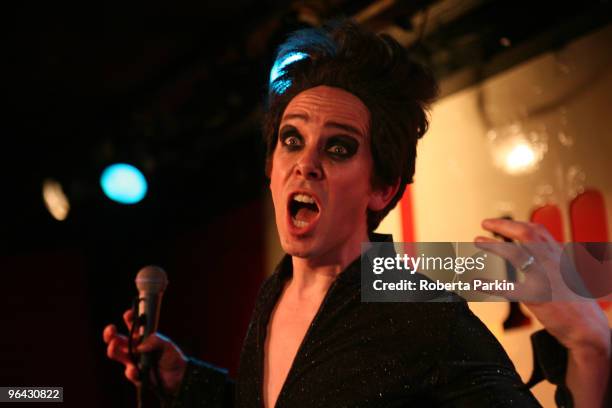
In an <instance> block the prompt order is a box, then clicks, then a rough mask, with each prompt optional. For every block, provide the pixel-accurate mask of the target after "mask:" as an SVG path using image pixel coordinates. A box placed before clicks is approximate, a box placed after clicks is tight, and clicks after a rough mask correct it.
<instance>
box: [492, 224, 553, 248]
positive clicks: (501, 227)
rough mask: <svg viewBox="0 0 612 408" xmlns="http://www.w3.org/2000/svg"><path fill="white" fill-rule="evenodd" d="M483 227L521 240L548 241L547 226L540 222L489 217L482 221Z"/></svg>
mask: <svg viewBox="0 0 612 408" xmlns="http://www.w3.org/2000/svg"><path fill="white" fill-rule="evenodd" d="M482 228H484V229H486V230H487V231H491V232H493V233H497V234H499V235H503V236H505V237H508V238H511V239H513V240H516V241H519V242H547V239H546V237H545V235H546V233H547V231H546V228H544V227H542V226H541V225H539V224H532V223H527V222H522V221H515V220H506V219H502V218H488V219H485V220H483V221H482ZM544 231H546V233H545V232H544ZM549 235H550V234H549Z"/></svg>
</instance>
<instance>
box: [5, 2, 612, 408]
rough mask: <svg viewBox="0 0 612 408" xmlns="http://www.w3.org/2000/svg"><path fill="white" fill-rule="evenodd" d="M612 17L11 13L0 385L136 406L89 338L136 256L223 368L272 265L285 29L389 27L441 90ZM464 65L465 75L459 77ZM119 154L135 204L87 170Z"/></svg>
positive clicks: (430, 8) (573, 13) (140, 10)
mask: <svg viewBox="0 0 612 408" xmlns="http://www.w3.org/2000/svg"><path fill="white" fill-rule="evenodd" d="M381 4H388V7H386V8H385V7H379V8H378V9H376V6H380V5H381ZM610 11H611V10H610V4H609V2H608V1H581V2H567V3H566V2H544V1H542V2H538V1H529V2H528V1H484V0H469V1H468V0H464V1H459V0H446V1H426V0H423V1H396V2H387V3H385V2H376V1H363V0H358V1H343V0H335V1H334V0H329V1H322V0H321V1H302V2H288V1H271V0H270V1H250V0H242V1H236V0H233V1H229V0H225V1H217V0H215V1H208V2H191V3H189V2H187V3H182V4H180V5H179V4H174V3H172V4H168V3H167V4H163V5H154V4H146V5H137V4H132V3H130V2H124V3H123V4H110V3H97V4H81V5H76V6H75V5H70V6H68V5H61V4H57V3H47V4H43V5H34V4H23V5H20V6H13V7H12V8H10V9H9V8H7V9H5V11H4V12H3V13H2V16H3V17H2V20H4V21H3V27H4V30H3V31H4V32H5V33H4V35H3V36H2V40H1V42H0V44H2V48H1V51H0V52H1V53H2V60H3V64H2V66H3V71H4V74H3V75H2V76H1V77H0V84H1V86H2V95H3V96H4V98H3V99H4V102H5V103H4V104H3V105H4V106H3V107H2V113H3V114H2V120H1V121H0V138H1V140H2V144H1V148H0V155H1V156H0V157H1V160H0V163H1V164H0V166H1V167H0V171H1V173H0V174H1V178H0V188H1V190H0V191H1V193H0V194H1V199H0V214H1V215H2V219H1V220H0V232H1V234H0V274H1V278H0V279H1V281H0V318H1V323H2V325H1V330H2V332H1V335H0V385H1V386H9V385H20V386H28V385H29V386H34V385H36V386H51V385H54V386H63V387H64V392H65V401H66V402H65V405H66V406H89V407H109V406H112V407H124V406H125V407H129V406H134V395H133V393H134V391H133V387H132V386H131V385H130V384H129V383H128V382H127V381H126V380H125V379H124V378H123V373H122V369H121V367H120V365H119V364H117V363H114V362H111V361H109V360H108V359H107V358H106V357H105V345H104V344H103V342H102V338H101V333H102V328H103V327H104V326H105V325H106V324H107V323H109V322H114V323H116V324H121V314H122V312H123V311H124V310H125V309H126V308H128V307H129V305H130V302H131V299H132V297H133V296H134V294H135V293H134V287H133V279H134V276H135V274H136V272H137V271H138V269H139V268H141V267H142V266H144V265H147V264H158V265H161V266H163V267H164V268H165V269H166V270H167V271H168V274H169V279H170V286H169V289H168V291H167V293H166V294H165V297H164V309H163V311H162V317H161V323H160V326H161V327H160V330H161V331H163V332H164V333H168V334H170V335H171V337H172V338H173V339H174V340H175V341H176V342H177V343H178V344H180V346H181V347H182V348H183V349H184V350H185V351H186V352H187V353H188V354H193V355H196V356H198V357H200V358H202V359H205V360H207V361H210V362H211V363H214V364H217V365H220V366H224V367H228V368H229V369H230V371H231V372H232V373H235V371H236V368H237V361H238V355H239V351H240V346H241V342H242V338H243V336H244V333H245V331H246V327H247V324H248V321H249V317H250V313H251V310H252V305H253V302H254V298H255V295H256V293H257V290H258V288H259V285H260V283H261V281H262V279H263V278H264V277H265V276H266V274H267V273H268V272H269V271H265V270H264V265H265V262H266V259H265V245H266V242H264V228H265V224H266V221H265V220H264V219H263V214H264V208H263V207H264V195H265V194H266V193H267V186H266V179H265V175H264V172H263V167H264V147H263V143H262V142H261V140H260V132H259V121H260V118H261V112H262V106H263V105H262V101H263V99H264V96H265V89H266V83H267V79H268V69H269V67H270V66H271V64H272V61H273V55H274V50H275V47H276V46H277V45H278V44H279V43H280V42H281V41H282V40H283V39H284V38H285V36H286V34H287V33H288V32H290V31H292V30H294V29H296V28H299V27H306V26H310V25H313V24H315V25H316V24H318V23H320V22H321V21H323V20H325V19H328V18H335V17H340V16H355V15H358V16H360V22H361V23H362V24H363V25H365V26H367V27H369V28H371V29H374V30H381V29H385V28H388V27H390V26H393V27H396V28H398V29H401V30H402V32H403V33H404V34H406V37H405V38H407V39H408V40H406V41H405V45H406V46H407V47H409V48H410V49H411V50H412V53H413V55H414V57H415V58H417V59H420V60H421V61H423V62H424V63H427V64H428V65H429V66H430V67H431V68H432V70H433V71H434V73H435V74H436V75H437V77H438V78H439V79H440V81H441V82H442V85H443V86H442V92H443V95H448V94H450V93H452V92H454V91H457V90H459V89H462V88H463V87H466V86H469V85H471V84H473V83H475V82H478V81H480V80H482V79H484V78H487V77H488V76H490V75H493V74H495V73H498V72H500V71H502V70H504V69H507V68H509V67H511V66H513V65H515V64H517V63H520V62H522V61H524V60H526V59H528V58H530V57H533V56H535V55H538V54H539V53H542V52H545V51H547V50H550V49H554V48H556V47H562V46H563V45H564V44H565V43H567V42H568V41H570V40H571V39H572V38H575V37H577V36H579V35H583V34H585V33H587V32H589V31H590V30H594V29H596V28H598V27H600V26H602V25H604V24H607V23H609V22H610V17H609V16H610V15H612V13H610ZM504 38H505V39H507V40H508V41H504V40H503V39H504ZM466 70H471V71H472V72H474V73H475V75H472V76H471V77H470V78H471V79H469V80H464V81H459V82H457V81H454V80H453V78H454V75H456V74H458V73H461V72H465V71H466ZM114 162H129V163H131V164H134V165H136V166H137V167H139V168H140V169H141V170H142V171H143V172H144V174H145V176H146V177H147V179H148V182H149V193H148V195H147V196H146V197H145V199H144V200H143V201H142V202H141V203H138V204H136V205H133V206H126V205H121V204H117V203H114V202H111V201H110V200H108V199H107V198H106V197H105V196H104V195H103V194H102V191H101V189H100V188H99V176H100V173H101V171H102V170H103V169H104V167H105V166H107V165H108V164H111V163H114ZM46 178H54V179H56V180H58V181H59V182H61V183H62V185H63V188H64V191H65V192H66V194H67V196H68V198H69V199H70V203H71V211H70V214H69V216H68V218H67V219H66V221H63V222H58V221H56V220H54V219H53V218H52V217H51V216H50V214H49V213H48V212H47V210H46V208H45V206H44V204H43V201H42V195H41V188H42V182H43V180H44V179H46ZM19 406H25V405H19Z"/></svg>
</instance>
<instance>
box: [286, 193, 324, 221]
mask: <svg viewBox="0 0 612 408" xmlns="http://www.w3.org/2000/svg"><path fill="white" fill-rule="evenodd" d="M289 214H290V215H291V222H292V223H293V226H295V227H297V228H305V227H307V226H308V225H310V224H311V223H312V222H313V221H314V220H315V219H316V218H317V217H318V216H319V206H318V205H317V203H316V201H315V200H314V198H313V197H312V196H310V195H308V194H305V193H298V194H295V195H293V197H291V199H290V200H289Z"/></svg>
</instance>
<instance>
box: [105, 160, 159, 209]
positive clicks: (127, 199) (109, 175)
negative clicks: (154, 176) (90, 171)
mask: <svg viewBox="0 0 612 408" xmlns="http://www.w3.org/2000/svg"><path fill="white" fill-rule="evenodd" d="M100 185H101V186H102V191H104V194H106V196H107V197H108V198H110V199H111V200H113V201H116V202H118V203H121V204H136V203H137V202H139V201H140V200H142V199H143V198H144V196H145V195H146V194H147V188H148V187H147V180H146V179H145V177H144V175H143V174H142V172H141V171H140V170H138V169H137V168H136V167H134V166H132V165H131V164H126V163H116V164H113V165H110V166H108V167H107V168H106V169H104V171H103V172H102V176H101V177H100Z"/></svg>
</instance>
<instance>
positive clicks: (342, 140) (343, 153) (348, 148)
mask: <svg viewBox="0 0 612 408" xmlns="http://www.w3.org/2000/svg"><path fill="white" fill-rule="evenodd" d="M278 138H279V141H280V143H281V146H282V147H283V148H285V149H287V150H289V151H293V150H299V149H301V148H302V146H303V145H304V138H303V137H302V135H301V134H300V132H299V131H298V130H297V129H296V128H295V127H294V126H291V125H288V126H284V127H283V128H281V130H280V132H279V136H278ZM358 149H359V142H358V141H357V140H356V139H355V138H354V137H352V136H348V135H335V136H330V137H329V138H328V139H327V140H326V141H325V148H324V150H325V152H326V153H327V154H329V155H330V156H331V157H332V158H333V159H335V160H346V159H348V158H350V157H352V156H353V155H355V153H357V150H358Z"/></svg>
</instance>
